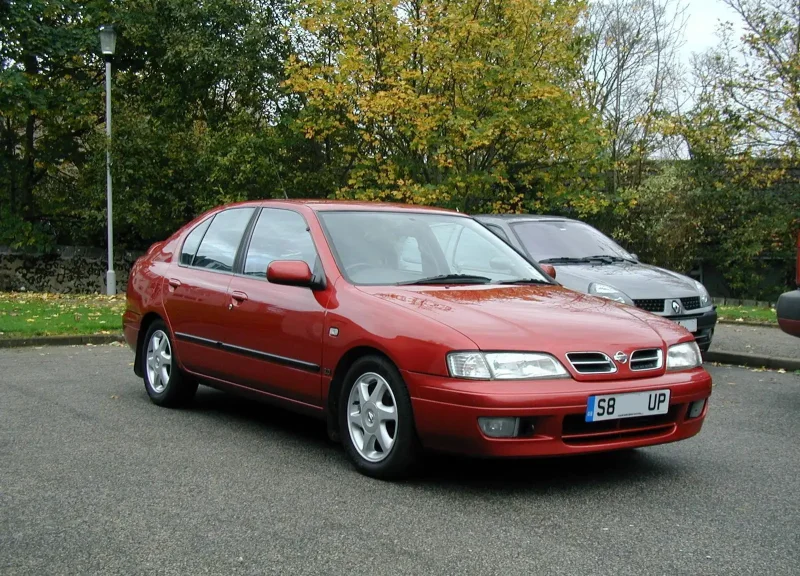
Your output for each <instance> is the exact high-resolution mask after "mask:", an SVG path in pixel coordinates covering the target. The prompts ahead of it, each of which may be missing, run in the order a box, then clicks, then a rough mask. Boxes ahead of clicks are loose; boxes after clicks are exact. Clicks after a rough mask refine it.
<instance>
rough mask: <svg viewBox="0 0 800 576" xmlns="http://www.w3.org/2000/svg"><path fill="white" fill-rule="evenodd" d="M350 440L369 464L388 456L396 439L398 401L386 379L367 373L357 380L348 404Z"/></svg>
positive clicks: (351, 390) (373, 373)
mask: <svg viewBox="0 0 800 576" xmlns="http://www.w3.org/2000/svg"><path fill="white" fill-rule="evenodd" d="M347 423H348V429H349V431H350V439H351V440H352V441H353V446H355V448H356V450H358V453H359V454H360V455H361V457H362V458H364V459H365V460H367V461H369V462H380V461H382V460H384V459H386V458H387V457H388V456H389V453H390V452H391V450H392V446H394V441H395V439H396V438H397V402H395V399H394V393H393V392H392V388H391V386H389V383H388V382H387V381H386V379H385V378H384V377H383V376H381V375H380V374H376V373H375V372H367V373H366V374H363V375H362V376H361V377H359V378H358V379H356V381H355V383H353V387H352V388H351V389H350V398H349V401H348V402H347Z"/></svg>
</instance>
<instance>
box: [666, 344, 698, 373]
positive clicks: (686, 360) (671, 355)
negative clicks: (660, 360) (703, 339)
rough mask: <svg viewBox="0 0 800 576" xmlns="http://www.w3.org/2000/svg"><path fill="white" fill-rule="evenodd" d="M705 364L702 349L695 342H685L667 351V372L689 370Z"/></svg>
mask: <svg viewBox="0 0 800 576" xmlns="http://www.w3.org/2000/svg"><path fill="white" fill-rule="evenodd" d="M702 363H703V357H702V356H701V355H700V348H698V347H697V343H695V342H684V343H683V344H676V345H675V346H670V347H669V350H667V370H689V369H690V368H697V367H698V366H700V365H701V364H702Z"/></svg>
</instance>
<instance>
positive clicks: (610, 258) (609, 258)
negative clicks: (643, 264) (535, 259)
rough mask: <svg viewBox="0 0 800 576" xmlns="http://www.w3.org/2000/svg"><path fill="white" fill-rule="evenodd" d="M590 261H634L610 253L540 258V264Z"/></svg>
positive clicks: (605, 262) (585, 262)
mask: <svg viewBox="0 0 800 576" xmlns="http://www.w3.org/2000/svg"><path fill="white" fill-rule="evenodd" d="M589 262H602V263H603V264H611V263H613V262H633V260H628V259H626V258H621V257H619V256H611V255H609V254H598V255H597V256H584V257H583V258H569V257H562V258H545V259H544V260H539V264H587V263H589Z"/></svg>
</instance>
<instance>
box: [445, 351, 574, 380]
mask: <svg viewBox="0 0 800 576" xmlns="http://www.w3.org/2000/svg"><path fill="white" fill-rule="evenodd" d="M447 367H448V369H449V370H450V376H452V377H454V378H470V379H472V380H532V379H538V378H569V373H568V372H567V370H566V369H565V368H564V366H562V364H561V362H559V361H558V360H556V359H555V358H553V357H552V356H550V355H549V354H540V353H535V352H488V353H485V354H484V353H482V352H452V353H450V354H448V355H447Z"/></svg>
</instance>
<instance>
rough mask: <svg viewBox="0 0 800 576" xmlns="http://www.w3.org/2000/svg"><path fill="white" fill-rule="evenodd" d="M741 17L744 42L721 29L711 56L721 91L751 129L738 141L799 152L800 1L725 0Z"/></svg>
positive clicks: (758, 148)
mask: <svg viewBox="0 0 800 576" xmlns="http://www.w3.org/2000/svg"><path fill="white" fill-rule="evenodd" d="M723 1H724V2H725V3H726V4H727V5H728V6H730V7H731V8H732V9H733V10H734V11H735V12H736V13H737V14H738V15H739V16H740V18H741V21H742V24H743V26H744V34H743V36H742V38H741V41H740V42H736V41H735V39H734V38H733V35H732V27H731V26H730V25H728V26H727V27H726V28H724V29H723V38H722V43H721V45H720V47H719V48H718V49H717V50H715V51H713V52H712V53H711V55H710V59H711V60H712V62H713V67H714V71H715V73H716V77H717V80H718V86H719V88H720V89H721V90H722V96H724V97H725V98H726V99H727V101H728V102H727V103H728V105H729V106H730V107H731V108H732V109H733V110H734V111H735V113H736V114H737V115H738V116H739V118H740V119H741V121H742V122H743V123H744V124H746V125H747V127H748V129H747V130H745V131H743V133H742V134H741V139H740V141H739V142H738V144H739V145H741V146H744V147H747V148H749V149H752V150H753V152H754V153H757V154H766V155H771V156H774V155H776V154H780V155H784V156H787V157H791V158H797V155H798V145H800V144H799V143H800V3H799V2H797V1H796V0H793V1H786V0H723Z"/></svg>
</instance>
